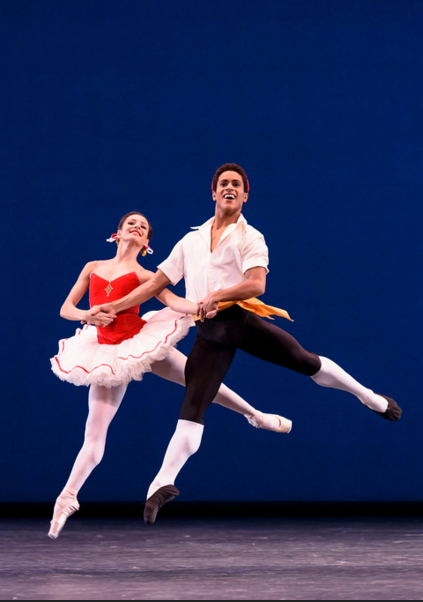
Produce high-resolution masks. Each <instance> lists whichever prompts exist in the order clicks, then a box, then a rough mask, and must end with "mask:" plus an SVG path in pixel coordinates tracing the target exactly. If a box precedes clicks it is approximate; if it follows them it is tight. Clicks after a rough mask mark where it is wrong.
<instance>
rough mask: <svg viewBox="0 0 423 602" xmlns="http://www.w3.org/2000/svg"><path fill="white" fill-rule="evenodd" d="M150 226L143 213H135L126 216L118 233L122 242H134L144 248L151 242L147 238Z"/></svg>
mask: <svg viewBox="0 0 423 602" xmlns="http://www.w3.org/2000/svg"><path fill="white" fill-rule="evenodd" d="M149 228H150V227H149V224H148V222H147V220H146V219H145V217H144V216H143V215H137V214H134V215H130V216H129V217H128V218H126V220H125V221H124V222H123V226H122V228H121V229H120V230H118V232H117V235H118V237H119V240H121V241H122V242H123V241H125V242H134V243H136V244H137V246H139V247H140V249H142V247H145V246H146V245H148V243H149V240H148V238H147V236H148V231H149Z"/></svg>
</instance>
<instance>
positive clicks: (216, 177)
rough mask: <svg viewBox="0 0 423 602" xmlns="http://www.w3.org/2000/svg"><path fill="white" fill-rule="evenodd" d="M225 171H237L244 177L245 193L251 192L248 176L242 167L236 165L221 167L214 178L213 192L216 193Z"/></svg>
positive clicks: (228, 164) (229, 164) (227, 164)
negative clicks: (220, 178)
mask: <svg viewBox="0 0 423 602" xmlns="http://www.w3.org/2000/svg"><path fill="white" fill-rule="evenodd" d="M225 171H236V172H237V173H239V175H240V176H241V177H242V181H243V183H244V192H249V191H250V185H249V183H248V178H247V174H246V173H245V171H244V170H243V169H242V167H240V166H239V165H237V164H236V163H225V165H222V166H221V167H219V169H218V170H217V171H216V173H215V174H214V176H213V180H212V190H213V192H216V188H217V183H218V181H219V177H220V176H221V175H222V174H223V173H224V172H225Z"/></svg>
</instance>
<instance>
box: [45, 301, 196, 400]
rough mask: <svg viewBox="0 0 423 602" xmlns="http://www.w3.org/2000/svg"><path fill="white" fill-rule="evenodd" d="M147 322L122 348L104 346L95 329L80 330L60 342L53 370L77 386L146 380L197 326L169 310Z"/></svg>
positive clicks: (148, 317) (150, 315) (155, 313)
mask: <svg viewBox="0 0 423 602" xmlns="http://www.w3.org/2000/svg"><path fill="white" fill-rule="evenodd" d="M143 319H144V320H147V323H146V324H145V325H144V326H143V328H142V329H141V331H140V332H139V333H138V334H136V335H135V336H133V337H132V338H131V339H127V340H125V341H122V343H119V344H118V345H100V344H99V343H98V341H97V329H96V327H95V326H84V327H83V328H78V329H77V330H76V333H75V335H74V336H73V337H70V338H69V339H62V340H61V341H59V351H58V353H57V355H55V356H54V357H53V358H51V359H50V362H51V369H52V370H53V372H54V373H55V374H56V376H58V377H59V378H60V379H61V380H64V381H67V382H69V383H72V384H73V385H85V386H89V385H101V386H103V387H109V388H110V387H116V386H117V385H121V384H125V383H129V382H130V381H132V380H142V377H143V374H144V373H145V372H149V371H151V366H152V364H153V363H154V362H157V361H159V360H162V359H163V358H164V357H166V355H167V353H168V352H169V350H170V349H171V348H172V347H174V346H175V345H176V343H177V342H178V341H180V340H181V339H182V338H183V337H184V336H185V335H186V334H187V333H188V330H189V328H190V327H191V326H193V324H194V321H193V319H192V318H191V316H182V315H181V314H177V313H175V312H174V311H172V310H171V309H169V308H168V307H166V308H164V309H162V310H160V311H153V312H149V313H148V314H146V315H144V316H143Z"/></svg>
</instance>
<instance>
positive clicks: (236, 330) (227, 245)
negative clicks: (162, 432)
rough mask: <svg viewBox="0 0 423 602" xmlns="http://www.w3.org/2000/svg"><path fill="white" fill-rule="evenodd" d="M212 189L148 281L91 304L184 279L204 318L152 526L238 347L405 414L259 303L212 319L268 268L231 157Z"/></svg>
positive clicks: (257, 284)
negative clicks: (197, 222) (198, 220)
mask: <svg viewBox="0 0 423 602" xmlns="http://www.w3.org/2000/svg"><path fill="white" fill-rule="evenodd" d="M212 193H213V200H214V202H215V215H214V217H213V218H211V219H210V220H208V221H207V222H206V223H205V224H203V225H202V226H200V227H199V228H196V229H194V231H193V232H190V233H189V234H187V235H186V236H185V237H184V238H183V239H182V240H180V241H179V242H178V243H177V244H176V246H175V247H174V249H173V250H172V252H171V254H170V255H169V257H168V258H167V259H166V260H165V261H164V262H163V263H161V264H160V265H159V267H158V270H157V272H156V274H155V276H154V277H153V278H152V279H151V280H150V281H148V282H147V283H145V284H143V285H141V286H140V287H138V288H137V289H135V290H134V291H133V292H132V293H130V294H129V295H127V296H126V297H124V298H123V299H120V300H119V301H115V302H113V303H110V304H107V305H103V306H101V308H93V314H95V312H96V311H100V310H102V311H105V312H108V311H112V312H115V313H118V312H120V311H122V310H124V309H128V308H129V307H132V306H134V305H137V304H138V303H143V302H144V301H147V300H148V299H149V298H151V297H153V296H155V295H157V294H159V293H160V292H161V291H162V290H163V289H164V288H165V287H166V286H168V285H169V283H172V284H176V283H177V282H179V280H181V278H183V277H184V278H185V285H186V297H187V298H188V299H190V300H191V301H195V302H197V304H198V314H199V316H200V321H197V337H196V340H195V342H194V346H193V349H192V351H191V353H190V355H189V357H188V361H187V364H186V369H185V376H186V393H185V398H184V400H183V403H182V407H181V412H180V414H179V420H178V423H177V426H176V430H175V433H174V435H173V437H172V439H171V441H170V443H169V446H168V448H167V451H166V454H165V457H164V461H163V464H162V467H161V469H160V471H159V472H158V474H157V476H156V477H155V479H154V480H153V482H152V483H151V485H150V488H149V490H148V493H147V501H146V504H145V509H144V521H145V522H146V523H147V524H152V523H154V522H155V520H156V516H157V513H158V511H159V510H160V508H161V507H162V506H163V505H164V504H165V503H166V502H169V501H171V500H173V499H174V498H175V497H176V496H177V495H179V491H178V489H177V488H176V487H175V485H174V482H175V479H176V477H177V475H178V474H179V472H180V470H181V469H182V467H183V466H184V464H185V462H186V461H187V460H188V458H189V457H190V456H191V455H193V454H194V453H195V452H196V451H197V450H198V448H199V447H200V443H201V438H202V435H203V429H204V414H205V411H206V410H207V408H208V406H209V405H210V404H211V402H212V400H213V398H214V397H215V395H216V393H217V391H218V388H219V386H220V384H221V383H222V381H223V378H224V377H225V374H226V372H227V370H228V368H229V366H230V365H231V362H232V360H233V358H234V355H235V352H236V350H237V349H242V350H243V351H245V352H247V353H249V354H250V355H253V356H255V357H259V358H261V359H263V360H265V361H268V362H271V363H273V364H277V365H279V366H284V367H285V368H289V369H290V370H294V371H295V372H299V373H300V374H304V375H307V376H310V377H311V378H312V379H313V380H314V382H316V383H317V384H318V385H321V386H323V387H331V388H335V389H342V390H344V391H348V392H349V393H352V394H353V395H355V396H356V397H357V398H358V399H359V400H360V401H361V403H363V404H364V405H365V406H367V407H368V408H370V409H371V410H373V411H374V412H376V413H377V414H379V415H380V416H382V417H383V418H386V419H387V420H399V419H400V417H401V409H400V408H399V407H398V405H397V404H396V402H395V401H394V400H393V399H391V398H389V397H386V396H384V395H378V394H376V393H374V392H373V391H372V390H371V389H368V388H366V387H364V386H363V385H361V384H360V383H358V382H357V381H356V380H355V379H354V378H352V377H351V376H350V375H349V374H347V373H346V372H345V371H344V370H343V369H342V368H340V367H339V366H338V365H337V364H335V363H334V362H333V361H332V360H330V359H327V358H325V357H320V356H318V355H315V354H314V353H310V352H308V351H306V350H305V349H303V348H302V347H301V345H300V344H299V343H298V342H297V341H296V340H295V339H294V338H293V337H292V336H291V335H290V334H288V333H287V332H285V331H284V330H282V328H279V327H278V326H275V325H274V324H272V323H269V322H267V321H266V320H264V319H263V318H261V317H259V316H258V315H256V313H254V305H252V304H250V305H248V309H245V308H244V307H241V306H240V305H239V304H237V303H235V304H233V305H231V306H230V307H229V308H225V309H223V310H222V311H220V312H218V314H217V315H216V317H215V318H213V319H207V315H208V314H210V313H211V312H213V310H215V309H216V308H218V304H219V303H224V302H231V301H232V302H242V301H244V300H249V299H251V298H254V297H256V296H259V295H262V294H263V293H264V291H265V286H266V275H267V273H268V269H267V266H268V249H267V246H266V243H265V241H264V238H263V235H262V234H261V233H260V232H258V231H257V230H256V229H255V228H253V227H252V226H250V225H249V224H247V221H246V220H245V218H244V217H243V215H242V214H241V211H242V208H243V206H244V203H246V202H247V199H248V193H249V184H248V179H247V176H246V174H245V172H244V170H243V169H242V168H241V167H240V166H239V165H236V164H234V163H227V164H225V165H222V167H220V168H219V169H218V170H217V171H216V173H215V175H214V177H213V181H212ZM226 305H227V304H226Z"/></svg>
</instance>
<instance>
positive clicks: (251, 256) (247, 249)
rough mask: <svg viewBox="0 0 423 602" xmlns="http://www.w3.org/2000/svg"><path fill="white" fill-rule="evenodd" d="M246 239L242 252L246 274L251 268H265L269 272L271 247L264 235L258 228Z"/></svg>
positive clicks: (243, 268)
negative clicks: (268, 245) (269, 247)
mask: <svg viewBox="0 0 423 602" xmlns="http://www.w3.org/2000/svg"><path fill="white" fill-rule="evenodd" d="M246 239H247V240H246V241H245V244H244V246H243V249H242V253H241V260H242V272H243V273H244V274H245V272H246V271H247V270H251V268H264V269H265V270H266V273H269V268H268V265H269V249H268V248H267V245H266V243H265V241H264V237H263V235H262V234H260V232H258V231H257V230H256V231H255V232H254V233H253V234H252V235H251V236H247V237H246Z"/></svg>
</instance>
